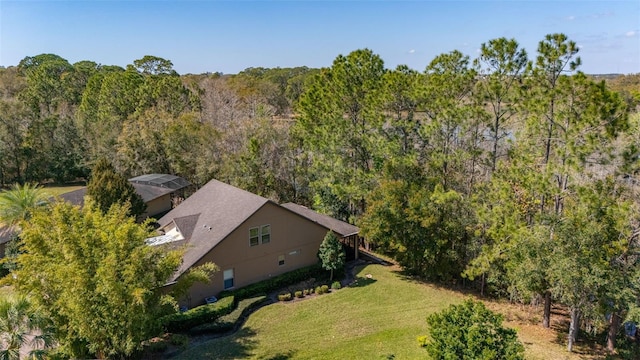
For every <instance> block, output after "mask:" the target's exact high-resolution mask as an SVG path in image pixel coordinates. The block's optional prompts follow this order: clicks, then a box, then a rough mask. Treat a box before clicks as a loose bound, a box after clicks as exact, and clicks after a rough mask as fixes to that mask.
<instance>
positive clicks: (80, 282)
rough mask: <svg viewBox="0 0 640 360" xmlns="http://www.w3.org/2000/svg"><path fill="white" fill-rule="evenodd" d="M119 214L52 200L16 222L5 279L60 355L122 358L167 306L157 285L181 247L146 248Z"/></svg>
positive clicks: (141, 229) (142, 232)
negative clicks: (18, 237) (17, 247)
mask: <svg viewBox="0 0 640 360" xmlns="http://www.w3.org/2000/svg"><path fill="white" fill-rule="evenodd" d="M127 211H128V209H127V208H126V207H124V206H120V205H117V204H116V205H114V206H111V207H110V208H109V209H108V210H107V211H106V213H104V214H103V213H102V211H100V210H99V209H97V208H96V207H95V206H93V205H92V204H90V203H89V204H87V206H85V207H83V209H82V210H79V209H78V208H77V207H74V206H72V205H70V204H68V203H65V202H58V203H55V204H53V205H52V206H51V207H49V208H48V209H47V210H46V211H45V210H38V211H36V212H34V214H33V216H32V218H31V219H30V220H29V222H23V223H21V225H22V228H23V232H22V241H23V249H24V253H23V254H21V255H19V257H18V260H17V261H18V269H17V270H16V271H15V273H14V274H15V277H14V280H13V283H14V284H15V286H16V288H17V290H18V291H19V292H21V293H24V294H30V296H31V299H32V301H33V304H34V306H35V307H36V309H37V311H39V312H40V313H41V314H42V315H43V316H45V317H46V318H48V319H50V321H51V322H52V323H53V327H54V329H55V334H54V335H55V338H56V340H57V341H58V342H59V344H60V351H61V352H62V353H64V354H66V355H67V356H71V357H75V358H88V357H99V358H112V357H122V356H129V355H131V354H133V353H134V352H135V351H137V350H138V349H140V347H141V343H142V341H143V340H145V339H148V338H149V337H150V336H153V335H155V334H157V331H158V330H159V324H158V318H159V317H160V315H162V314H165V313H166V312H167V311H170V310H171V309H172V305H173V303H172V302H171V301H170V299H169V298H167V296H165V295H163V294H162V290H161V289H162V286H163V285H164V284H165V282H166V281H167V279H169V277H170V276H171V275H172V274H173V273H174V272H175V271H176V270H177V268H178V266H179V265H180V262H181V252H180V251H169V252H167V251H165V249H160V248H157V247H152V246H148V245H147V244H146V243H145V239H146V238H148V237H150V235H151V234H150V233H149V230H148V228H147V227H146V225H140V224H137V223H135V221H134V219H133V218H131V217H129V216H128V214H127Z"/></svg>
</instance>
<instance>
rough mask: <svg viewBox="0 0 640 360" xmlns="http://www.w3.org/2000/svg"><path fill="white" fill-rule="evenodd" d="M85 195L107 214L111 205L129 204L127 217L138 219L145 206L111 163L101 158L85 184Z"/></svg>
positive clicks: (131, 186)
mask: <svg viewBox="0 0 640 360" xmlns="http://www.w3.org/2000/svg"><path fill="white" fill-rule="evenodd" d="M87 195H89V196H90V197H91V199H92V200H93V201H94V202H95V206H97V207H98V209H100V211H102V213H107V211H109V208H110V207H111V205H113V204H120V205H124V204H125V203H128V204H129V206H130V207H129V216H134V217H138V216H140V215H142V213H144V211H145V210H146V208H147V205H146V204H145V203H144V201H143V200H142V197H140V195H139V194H138V193H137V192H136V189H135V188H134V187H133V185H131V183H130V182H129V181H128V180H127V179H126V178H125V177H124V176H122V175H121V174H119V173H117V172H116V169H115V168H114V167H113V165H111V163H110V162H109V161H108V160H106V159H104V158H102V159H100V160H98V162H97V163H96V164H95V166H94V167H93V169H92V171H91V179H90V180H89V183H88V184H87Z"/></svg>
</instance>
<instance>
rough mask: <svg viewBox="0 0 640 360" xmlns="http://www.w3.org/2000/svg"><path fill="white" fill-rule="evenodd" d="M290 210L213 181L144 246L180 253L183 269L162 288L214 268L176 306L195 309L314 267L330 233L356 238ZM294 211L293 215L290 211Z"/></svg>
mask: <svg viewBox="0 0 640 360" xmlns="http://www.w3.org/2000/svg"><path fill="white" fill-rule="evenodd" d="M294 205H295V204H287V206H288V207H285V206H280V205H278V204H276V203H274V202H272V201H270V200H268V199H265V198H263V197H261V196H258V195H255V194H252V193H250V192H247V191H244V190H241V189H238V188H236V187H233V186H231V185H228V184H225V183H222V182H220V181H217V180H212V181H210V182H209V183H207V184H206V185H205V186H203V187H202V188H201V189H199V190H198V191H197V192H195V193H194V194H193V195H191V196H190V197H189V198H187V199H186V200H184V201H183V202H182V203H181V204H180V205H179V206H177V207H176V208H175V209H173V210H171V211H170V212H169V213H168V214H166V215H165V216H163V217H162V218H161V219H160V220H158V223H159V224H160V228H159V229H158V230H159V232H160V233H161V235H160V236H157V237H154V238H151V239H148V243H149V244H150V245H163V246H171V247H174V246H184V247H185V253H184V259H183V263H182V265H181V267H180V268H179V270H178V271H177V272H176V273H175V274H174V276H173V278H172V279H171V282H170V283H169V284H167V286H171V285H172V284H173V283H174V282H175V281H176V280H178V279H179V277H180V276H181V275H183V274H184V273H185V272H187V271H188V270H189V269H191V268H192V267H195V266H198V265H202V264H204V263H207V262H213V263H215V264H216V265H217V266H218V267H219V269H220V271H219V272H217V273H216V274H215V275H214V277H213V279H212V281H211V282H210V283H209V284H195V285H194V286H193V287H192V288H191V289H190V290H189V293H188V296H187V298H186V299H183V300H181V302H182V305H186V306H188V307H192V306H196V305H199V304H201V303H204V301H205V300H204V299H205V298H207V297H210V296H215V295H218V293H219V292H220V291H222V290H231V289H237V288H241V287H243V286H246V285H249V284H252V283H255V282H258V281H262V280H266V279H269V278H270V277H272V276H276V275H280V274H282V273H285V272H288V271H291V270H295V269H298V268H301V267H304V266H308V265H313V264H316V263H317V262H318V257H317V253H318V249H319V247H320V243H321V242H322V240H323V239H324V237H325V235H326V234H327V232H328V231H329V230H334V231H336V232H337V233H339V234H340V235H347V236H349V235H353V234H356V233H357V232H358V228H357V227H355V226H352V225H349V224H346V223H344V222H342V221H338V220H335V219H331V218H328V217H326V216H324V215H320V214H317V213H315V212H313V211H311V210H308V209H307V210H308V211H304V213H305V214H303V211H301V209H302V207H300V208H298V207H297V205H296V206H294ZM294 207H295V208H296V210H298V211H294V210H292V209H290V208H294ZM311 213H313V214H315V215H313V214H311ZM314 218H318V219H320V218H322V221H316V220H314ZM344 233H348V234H344Z"/></svg>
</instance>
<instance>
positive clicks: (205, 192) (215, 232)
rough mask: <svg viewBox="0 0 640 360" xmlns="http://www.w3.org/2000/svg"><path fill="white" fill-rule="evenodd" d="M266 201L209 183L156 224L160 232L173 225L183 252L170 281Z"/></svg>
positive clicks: (246, 193) (216, 182)
mask: <svg viewBox="0 0 640 360" xmlns="http://www.w3.org/2000/svg"><path fill="white" fill-rule="evenodd" d="M267 202H269V200H267V199H265V198H263V197H262V196H258V195H255V194H252V193H250V192H248V191H244V190H241V189H238V188H236V187H234V186H231V185H228V184H225V183H222V182H220V181H217V180H211V181H210V182H208V183H207V184H206V185H205V186H203V187H202V188H200V189H199V190H198V191H196V192H195V193H194V194H193V195H191V196H189V197H188V198H187V199H186V200H185V201H183V202H182V203H181V204H180V205H179V206H178V207H176V208H175V209H173V210H171V211H170V212H169V213H167V214H166V215H165V216H163V217H162V218H160V220H158V223H159V224H160V228H163V227H165V226H167V225H169V224H171V223H174V224H176V226H177V227H178V229H179V230H180V232H181V233H182V236H184V237H185V240H186V243H187V248H186V250H185V253H184V257H183V262H182V265H181V266H180V268H179V269H178V271H177V272H176V274H175V275H174V277H173V278H172V279H171V280H175V279H177V278H178V277H179V276H180V275H181V274H182V273H184V272H185V271H186V270H188V269H189V268H190V267H192V266H193V265H194V264H195V263H196V262H198V260H200V259H201V258H202V257H203V256H204V255H206V254H207V253H208V252H209V251H211V249H213V248H214V247H215V246H216V245H217V244H218V243H220V242H221V241H222V240H223V239H224V238H226V237H227V235H229V234H230V233H231V232H233V231H234V230H235V229H236V228H237V227H238V226H240V225H241V224H242V223H243V222H244V221H246V220H247V219H248V218H249V217H250V216H251V215H253V214H254V213H255V212H256V211H258V209H260V208H261V207H262V206H263V205H265V204H266V203H267Z"/></svg>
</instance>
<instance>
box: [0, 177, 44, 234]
mask: <svg viewBox="0 0 640 360" xmlns="http://www.w3.org/2000/svg"><path fill="white" fill-rule="evenodd" d="M48 199H49V195H48V194H47V193H46V192H45V191H44V190H43V189H42V188H41V187H39V186H38V185H31V184H24V185H20V184H14V185H13V186H12V187H11V189H10V190H6V191H3V192H0V222H3V223H4V224H6V225H8V226H12V225H16V224H17V223H18V222H20V221H22V220H28V219H29V217H30V216H31V213H32V212H33V210H34V209H35V208H37V207H38V206H42V205H44V204H46V203H47V200H48Z"/></svg>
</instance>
